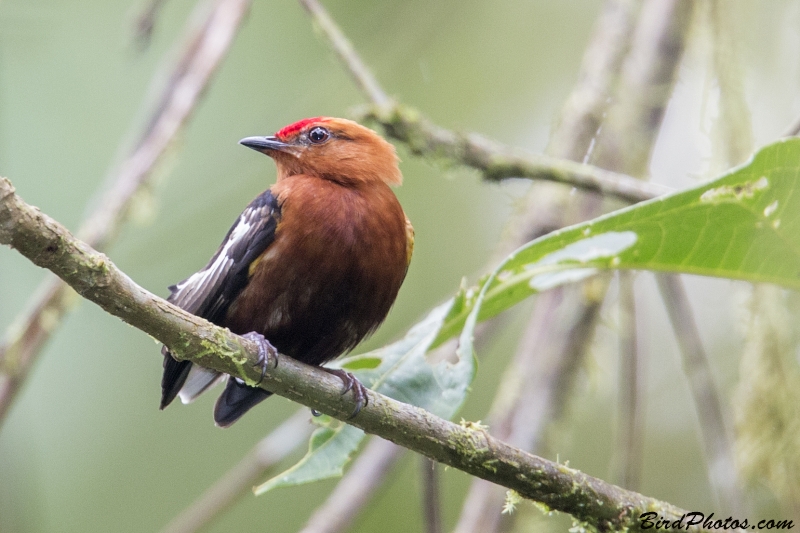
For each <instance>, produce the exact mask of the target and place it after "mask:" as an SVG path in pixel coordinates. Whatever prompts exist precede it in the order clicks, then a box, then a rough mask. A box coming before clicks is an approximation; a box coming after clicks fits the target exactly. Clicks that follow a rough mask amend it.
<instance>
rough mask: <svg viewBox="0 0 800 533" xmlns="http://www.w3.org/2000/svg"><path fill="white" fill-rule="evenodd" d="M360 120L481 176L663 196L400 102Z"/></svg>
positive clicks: (661, 189) (648, 186)
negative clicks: (451, 125)
mask: <svg viewBox="0 0 800 533" xmlns="http://www.w3.org/2000/svg"><path fill="white" fill-rule="evenodd" d="M359 118H361V119H366V120H374V121H377V122H378V123H380V124H381V126H383V128H384V129H385V130H386V134H387V135H388V136H389V137H392V138H394V139H397V140H398V141H402V142H404V143H406V145H407V146H408V149H409V150H410V151H411V153H412V154H415V155H421V156H432V157H437V158H444V159H448V160H451V161H454V162H456V163H458V164H462V165H466V166H468V167H472V168H474V169H476V170H478V171H480V172H481V173H482V174H483V176H484V179H487V180H489V181H500V180H503V179H506V178H528V179H534V180H545V181H554V182H557V183H563V184H564V185H569V186H572V187H577V188H579V189H582V190H585V191H590V192H597V193H601V194H603V195H607V196H610V197H613V198H617V199H620V200H622V201H624V202H628V203H635V202H641V201H644V200H649V199H651V198H655V197H656V196H660V195H662V194H666V193H667V192H669V191H670V189H669V188H668V187H665V186H663V185H658V184H655V183H649V182H645V181H642V180H638V179H636V178H633V177H631V176H628V175H625V174H620V173H618V172H612V171H610V170H605V169H603V168H600V167H596V166H593V165H587V164H584V163H577V162H575V161H570V160H569V159H561V158H558V157H552V156H547V155H538V154H531V153H528V152H526V151H524V150H521V149H519V148H513V147H509V146H504V145H502V144H500V143H498V142H495V141H492V140H489V139H487V138H485V137H482V136H480V135H477V134H474V133H466V134H460V133H456V132H453V131H450V130H446V129H444V128H441V127H439V126H436V125H434V124H432V123H431V122H430V121H428V120H427V119H426V118H424V117H422V116H421V115H420V113H419V112H418V111H416V110H414V109H410V108H408V107H404V106H401V105H397V104H395V105H392V106H391V107H389V108H381V107H377V106H376V107H372V108H368V109H366V110H363V111H362V112H361V113H360V116H359Z"/></svg>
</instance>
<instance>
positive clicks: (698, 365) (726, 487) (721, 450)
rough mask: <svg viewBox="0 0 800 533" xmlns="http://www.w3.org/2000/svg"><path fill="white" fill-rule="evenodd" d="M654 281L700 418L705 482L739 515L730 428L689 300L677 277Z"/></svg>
mask: <svg viewBox="0 0 800 533" xmlns="http://www.w3.org/2000/svg"><path fill="white" fill-rule="evenodd" d="M656 280H657V281H658V288H659V289H660V291H661V298H662V299H663V300H664V305H665V306H666V308H667V313H668V314H669V319H670V323H671V324H672V329H673V331H674V332H675V338H676V339H677V341H678V346H679V347H680V352H681V356H682V361H683V370H684V372H685V373H686V378H687V380H688V382H689V390H690V391H691V393H692V397H693V398H694V404H695V410H696V411H697V416H698V418H699V419H700V433H701V434H702V435H703V445H704V449H705V456H706V463H707V464H708V477H709V480H710V482H711V485H712V486H713V487H714V489H715V491H716V493H717V497H718V498H719V500H720V501H719V503H720V504H721V505H722V506H723V509H725V510H726V511H727V512H731V513H735V512H737V511H739V512H741V510H742V509H741V505H742V501H743V500H742V497H741V494H740V493H739V487H738V482H737V479H736V468H735V466H736V463H735V461H734V454H733V435H732V433H731V430H730V427H731V426H730V423H729V421H728V415H727V413H726V412H725V410H724V408H723V406H722V401H721V400H720V397H719V394H718V392H717V387H716V384H715V383H714V373H713V371H712V370H711V365H710V363H709V361H708V356H707V355H706V352H705V350H704V349H703V343H702V341H701V339H700V332H699V331H698V330H697V324H696V322H695V319H694V313H692V307H691V305H690V304H689V297H688V296H687V294H686V289H685V288H684V286H683V283H681V280H680V277H678V276H676V275H667V274H660V275H657V276H656Z"/></svg>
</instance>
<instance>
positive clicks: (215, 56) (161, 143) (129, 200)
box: [0, 0, 251, 424]
mask: <svg viewBox="0 0 800 533" xmlns="http://www.w3.org/2000/svg"><path fill="white" fill-rule="evenodd" d="M250 3H251V0H216V1H215V2H214V4H213V6H212V9H211V11H210V12H209V13H208V15H207V17H206V18H205V19H204V20H202V21H200V22H199V23H198V21H196V20H194V19H196V18H197V15H195V16H193V17H192V19H193V23H191V24H190V30H189V32H188V33H189V35H188V37H187V38H186V44H185V45H184V51H183V53H182V54H181V57H180V59H179V60H178V62H177V64H176V65H175V67H174V68H173V71H172V73H171V76H170V79H169V82H168V83H167V85H166V87H165V89H164V91H163V93H162V94H161V96H160V98H159V100H158V101H157V102H156V105H155V111H154V112H153V115H152V117H151V118H150V121H149V123H148V127H147V128H146V130H145V131H144V133H142V135H141V137H140V139H139V142H138V143H137V144H136V145H135V148H134V149H133V151H132V152H131V154H130V155H129V157H128V158H127V159H126V160H125V161H124V162H123V164H122V166H121V167H120V168H119V170H118V171H117V174H116V177H115V179H114V185H113V186H112V187H111V188H110V189H108V191H106V193H105V194H104V196H103V198H102V200H101V201H100V202H98V207H97V209H96V210H95V211H94V212H93V213H92V215H90V216H89V217H88V218H87V220H86V221H85V222H84V224H83V225H82V226H81V229H80V230H79V232H78V235H79V236H80V238H81V239H83V240H84V241H86V242H87V243H88V244H89V245H90V246H92V247H94V248H96V249H101V250H102V249H104V248H105V247H107V246H108V245H109V244H110V243H111V241H112V240H113V239H114V238H115V237H116V235H117V233H118V232H119V230H120V229H121V228H122V225H123V224H124V223H125V221H126V220H127V218H128V214H129V212H130V210H131V209H132V207H133V205H134V203H135V201H136V199H137V198H139V195H141V194H142V192H143V191H145V190H146V188H147V187H148V186H149V184H150V176H151V175H152V172H153V169H154V168H155V166H156V165H157V164H158V162H159V161H160V160H161V157H162V156H163V155H164V154H165V153H166V151H167V150H168V148H169V147H170V146H171V145H172V142H173V140H174V139H175V138H176V137H177V136H178V135H179V134H180V133H181V132H182V131H183V129H184V127H185V126H186V124H187V122H188V119H189V118H190V117H191V115H192V112H193V111H194V110H195V108H196V107H197V104H198V102H199V101H200V99H201V97H202V95H203V93H204V92H205V90H206V88H207V87H208V85H209V83H210V81H211V79H212V78H213V75H214V73H215V72H216V70H217V68H218V67H219V65H220V63H221V62H222V60H223V59H224V58H225V56H226V55H227V52H228V50H229V49H230V45H231V43H232V42H233V38H234V37H235V35H236V33H237V31H238V29H239V27H240V26H241V23H242V21H243V19H244V15H245V13H246V12H247V11H248V9H249V7H250ZM155 4H156V2H153V5H155ZM206 8H207V6H206V5H205V4H204V5H203V10H205V9H206ZM72 296H73V293H72V291H70V290H69V288H68V287H67V285H65V284H64V283H63V282H61V281H60V280H58V279H54V278H49V277H48V278H47V279H46V280H45V281H44V282H43V283H42V284H41V285H40V287H39V289H38V290H37V291H36V292H35V293H34V297H33V298H32V301H31V302H30V303H29V304H28V307H27V308H28V311H27V312H26V313H24V314H22V315H21V316H20V317H18V318H17V319H16V320H15V323H14V324H13V325H12V326H11V327H10V328H9V330H8V332H7V334H6V338H5V339H4V342H3V344H2V345H0V372H2V374H4V376H0V424H2V421H3V420H4V419H5V415H6V414H7V413H8V409H9V407H10V405H11V403H12V401H13V399H14V397H15V396H16V394H17V392H18V391H19V389H20V387H21V385H22V383H23V382H24V380H25V378H26V376H27V374H28V371H29V370H30V369H31V367H32V366H33V363H34V362H35V359H36V356H37V355H38V353H39V352H40V351H41V349H42V347H43V346H44V344H45V343H46V342H47V341H48V339H49V338H50V335H51V334H52V333H53V331H55V329H56V327H57V326H58V324H59V323H60V322H61V319H62V317H63V316H64V315H65V314H66V313H67V312H68V311H69V310H70V309H71V308H72V304H73V303H74V301H75V299H74V298H72Z"/></svg>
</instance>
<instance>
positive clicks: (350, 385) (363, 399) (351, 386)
mask: <svg viewBox="0 0 800 533" xmlns="http://www.w3.org/2000/svg"><path fill="white" fill-rule="evenodd" d="M321 368H322V370H324V371H325V372H327V373H328V374H332V375H334V376H336V377H337V378H339V379H341V380H342V383H343V384H344V390H343V391H342V396H344V395H345V394H347V392H348V391H350V390H352V391H353V396H354V397H355V400H356V408H355V409H354V410H353V413H352V414H351V415H350V416H349V417H347V419H348V420H350V419H352V418H355V416H356V415H357V414H358V413H360V412H361V409H363V408H364V407H365V406H366V405H367V404H368V403H369V396H368V392H367V391H368V390H369V389H367V388H366V387H365V386H364V384H363V383H361V382H360V381H359V380H358V378H357V377H355V376H354V375H353V374H351V373H350V372H347V371H345V370H342V369H340V368H325V367H321Z"/></svg>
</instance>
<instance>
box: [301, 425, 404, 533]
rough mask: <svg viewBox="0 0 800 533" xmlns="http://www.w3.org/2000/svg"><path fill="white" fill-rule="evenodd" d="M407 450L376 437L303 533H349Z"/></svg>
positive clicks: (317, 511)
mask: <svg viewBox="0 0 800 533" xmlns="http://www.w3.org/2000/svg"><path fill="white" fill-rule="evenodd" d="M404 451H405V449H404V448H400V447H399V446H397V445H395V444H392V443H391V442H389V441H388V440H383V439H379V438H376V437H373V438H372V439H370V441H369V444H367V445H366V447H365V448H364V451H363V452H361V454H360V455H359V456H358V458H357V459H356V460H355V461H353V466H352V467H350V470H348V471H347V473H346V474H345V475H344V476H343V477H342V479H341V481H339V483H338V484H337V485H336V488H335V489H334V490H333V492H331V494H330V495H329V496H328V499H327V500H325V503H323V504H322V505H321V506H319V508H317V510H316V511H314V514H313V515H311V518H309V520H308V523H307V524H306V526H305V527H304V528H303V529H302V530H301V531H300V533H342V532H344V531H347V529H348V527H349V526H350V525H351V524H352V523H353V520H355V518H356V516H357V515H358V513H359V511H360V510H361V508H362V507H364V505H365V504H366V503H367V502H368V501H369V500H370V499H371V498H372V496H374V491H375V488H376V487H378V486H379V485H380V484H381V483H383V482H384V481H385V480H386V476H387V475H388V474H389V471H390V470H391V469H392V467H393V466H394V465H395V464H396V463H397V461H398V460H399V459H400V457H402V455H403V452H404Z"/></svg>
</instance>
